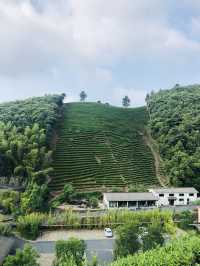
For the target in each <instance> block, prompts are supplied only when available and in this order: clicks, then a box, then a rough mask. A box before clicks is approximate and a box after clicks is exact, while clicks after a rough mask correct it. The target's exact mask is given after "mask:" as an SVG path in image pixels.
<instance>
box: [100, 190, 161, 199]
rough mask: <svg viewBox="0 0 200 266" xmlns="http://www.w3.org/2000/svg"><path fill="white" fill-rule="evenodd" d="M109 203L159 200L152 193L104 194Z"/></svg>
mask: <svg viewBox="0 0 200 266" xmlns="http://www.w3.org/2000/svg"><path fill="white" fill-rule="evenodd" d="M104 197H105V198H106V199H107V200H108V201H137V200H157V198H156V197H155V196H154V195H153V194H152V193H151V192H110V193H104Z"/></svg>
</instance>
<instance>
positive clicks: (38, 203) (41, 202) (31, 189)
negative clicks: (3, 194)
mask: <svg viewBox="0 0 200 266" xmlns="http://www.w3.org/2000/svg"><path fill="white" fill-rule="evenodd" d="M48 197H49V192H48V187H47V185H46V184H43V185H41V186H38V185H37V184H36V183H33V184H30V185H29V186H28V188H27V189H26V191H25V192H24V193H22V196H21V206H20V207H21V212H22V213H24V214H27V213H30V212H33V211H35V212H37V211H48Z"/></svg>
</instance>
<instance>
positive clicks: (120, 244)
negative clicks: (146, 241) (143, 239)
mask: <svg viewBox="0 0 200 266" xmlns="http://www.w3.org/2000/svg"><path fill="white" fill-rule="evenodd" d="M138 229H139V224H137V223H129V224H125V225H123V226H120V227H119V228H118V230H117V238H116V241H115V248H114V256H115V258H118V257H125V256H127V255H129V254H134V253H135V252H137V251H138V250H139V249H140V248H141V243H140V241H139V235H138V231H139V230H138Z"/></svg>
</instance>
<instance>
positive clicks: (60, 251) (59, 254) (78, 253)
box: [56, 238, 86, 266]
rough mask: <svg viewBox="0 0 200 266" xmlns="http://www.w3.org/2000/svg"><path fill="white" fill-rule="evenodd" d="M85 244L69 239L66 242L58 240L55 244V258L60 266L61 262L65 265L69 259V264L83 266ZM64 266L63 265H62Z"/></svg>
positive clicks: (78, 240) (81, 241)
mask: <svg viewBox="0 0 200 266" xmlns="http://www.w3.org/2000/svg"><path fill="white" fill-rule="evenodd" d="M85 249H86V244H85V242H84V241H83V240H80V239H76V238H70V239H69V240H67V241H64V240H59V241H57V242H56V258H57V260H58V263H57V264H56V265H58V266H60V264H61V262H62V263H64V262H65V263H66V262H67V261H68V260H69V259H70V263H75V264H76V265H77V266H81V265H83V262H84V255H85ZM64 265H65V264H64Z"/></svg>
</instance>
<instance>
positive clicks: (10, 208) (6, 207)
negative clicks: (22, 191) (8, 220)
mask: <svg viewBox="0 0 200 266" xmlns="http://www.w3.org/2000/svg"><path fill="white" fill-rule="evenodd" d="M19 201H20V197H19V192H17V191H12V190H7V191H5V192H2V193H0V208H2V209H3V212H4V213H5V214H11V213H15V212H16V209H17V208H16V207H17V206H18V205H19Z"/></svg>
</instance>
